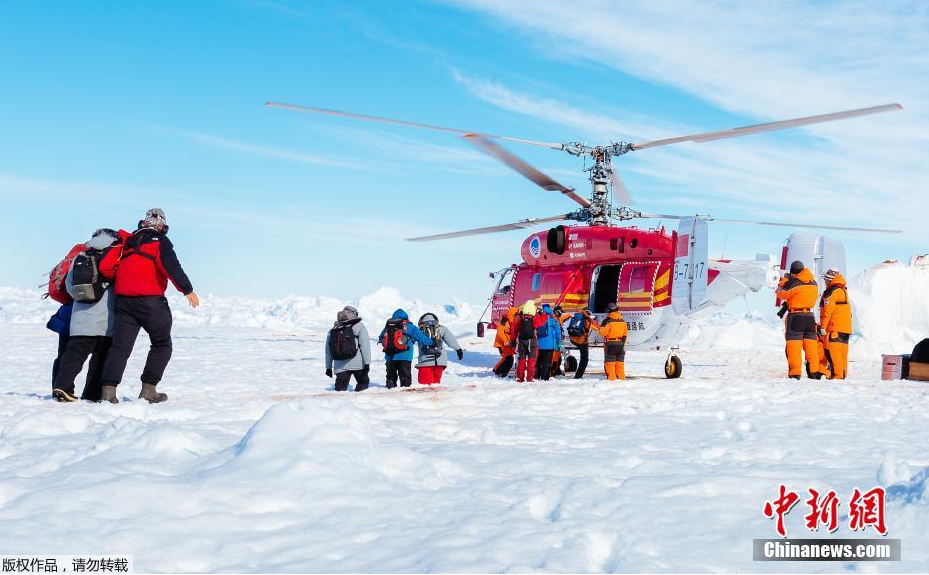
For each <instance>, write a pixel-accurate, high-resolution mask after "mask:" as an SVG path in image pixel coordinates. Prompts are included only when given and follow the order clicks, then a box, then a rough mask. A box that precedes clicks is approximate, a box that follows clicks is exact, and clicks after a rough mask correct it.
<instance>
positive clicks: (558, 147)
mask: <svg viewBox="0 0 929 575" xmlns="http://www.w3.org/2000/svg"><path fill="white" fill-rule="evenodd" d="M265 107H266V108H282V109H284V110H293V111H295V112H306V113H313V114H325V115H328V116H341V117H343V118H352V119H354V120H365V121H368V122H379V123H381V124H395V125H398V126H407V127H410V128H424V129H426V130H436V131H439V132H450V133H452V134H461V135H468V134H478V135H480V136H484V137H485V138H494V139H497V140H506V141H507V142H516V143H518V144H528V145H530V146H540V147H542V148H551V149H553V150H562V149H564V146H563V145H562V144H558V143H555V142H537V141H535V140H525V139H523V138H512V137H509V136H497V135H495V134H485V133H483V132H475V131H474V130H461V129H459V128H447V127H445V126H435V125H432V124H423V123H421V122H409V121H407V120H396V119H393V118H382V117H380V116H369V115H367V114H355V113H354V112H342V111H340V110H330V109H327V108H313V107H310V106H298V105H297V104H285V103H283V102H265Z"/></svg>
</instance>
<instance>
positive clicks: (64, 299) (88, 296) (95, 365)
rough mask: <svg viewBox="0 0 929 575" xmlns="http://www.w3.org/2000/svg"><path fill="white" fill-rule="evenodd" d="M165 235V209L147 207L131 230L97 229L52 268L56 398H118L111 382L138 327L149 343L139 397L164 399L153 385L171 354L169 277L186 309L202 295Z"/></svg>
mask: <svg viewBox="0 0 929 575" xmlns="http://www.w3.org/2000/svg"><path fill="white" fill-rule="evenodd" d="M167 233H168V222H167V218H166V216H165V213H164V211H163V210H161V209H158V208H152V209H150V210H148V211H147V212H146V213H145V217H144V218H143V219H142V220H141V221H139V223H138V226H137V227H136V229H135V231H133V232H128V231H125V230H119V231H118V232H117V231H115V230H113V229H111V228H101V229H98V230H97V231H95V232H94V233H93V235H92V237H91V238H90V240H88V241H87V242H86V243H83V244H78V245H76V246H74V247H73V248H72V249H71V251H70V252H69V253H68V255H67V256H66V257H65V259H64V260H62V261H61V262H60V263H59V264H58V265H57V266H56V267H55V268H54V269H53V270H52V272H51V276H50V278H49V296H50V297H52V298H53V299H54V300H55V301H57V302H59V303H60V304H61V306H60V307H59V309H58V311H57V312H56V313H55V315H54V316H52V318H51V319H50V320H49V322H48V324H47V327H48V328H49V329H51V330H52V331H54V332H56V333H57V334H58V357H57V358H56V359H55V362H54V364H53V367H52V395H53V396H54V398H55V399H57V400H58V401H62V402H74V401H78V398H79V397H80V399H85V400H89V401H95V402H100V401H105V402H109V403H119V399H118V398H117V396H116V387H117V386H118V385H119V384H120V382H121V381H122V378H123V372H124V371H125V370H126V364H127V362H128V360H129V356H130V355H131V354H132V348H133V347H134V345H135V340H136V338H137V337H138V335H139V331H140V330H145V332H146V333H147V334H148V336H149V340H150V342H151V345H150V347H149V352H148V358H147V359H146V362H145V368H144V369H143V370H142V374H141V381H142V387H141V390H140V392H139V398H140V399H145V400H147V401H149V402H150V403H160V402H162V401H165V400H167V399H168V396H167V395H166V394H164V393H161V392H159V391H158V390H157V386H158V384H159V383H160V382H161V379H162V377H163V376H164V372H165V369H166V367H167V365H168V362H169V361H170V359H171V353H172V343H171V326H172V323H173V322H172V315H171V309H170V307H169V306H168V300H167V298H165V290H166V289H167V286H168V281H170V282H171V283H172V284H173V285H174V287H175V288H177V290H178V291H180V292H181V293H182V294H184V295H185V296H186V297H187V300H188V302H189V303H190V305H191V307H197V306H198V305H200V300H199V298H198V297H197V294H196V292H194V289H193V286H192V285H191V282H190V279H189V278H188V277H187V274H186V273H185V272H184V269H183V267H181V264H180V262H179V261H178V258H177V254H176V253H175V251H174V246H173V244H172V243H171V240H169V239H168V237H167ZM88 357H89V358H90V363H89V365H88V369H87V377H86V383H85V385H84V389H83V391H82V392H81V395H80V396H78V395H77V393H76V391H75V386H74V380H75V379H76V378H77V375H78V374H79V373H80V372H81V370H82V369H83V367H84V364H85V362H87V359H88Z"/></svg>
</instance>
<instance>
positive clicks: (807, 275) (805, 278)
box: [794, 268, 816, 283]
mask: <svg viewBox="0 0 929 575" xmlns="http://www.w3.org/2000/svg"><path fill="white" fill-rule="evenodd" d="M794 277H795V278H797V279H798V280H800V281H802V282H804V283H809V282H811V281H815V279H816V278H814V277H813V272H811V271H810V270H809V269H808V268H803V271H802V272H800V273H798V274H796V275H794Z"/></svg>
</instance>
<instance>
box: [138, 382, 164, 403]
mask: <svg viewBox="0 0 929 575" xmlns="http://www.w3.org/2000/svg"><path fill="white" fill-rule="evenodd" d="M139 399H144V400H145V401H147V402H149V403H161V402H162V401H168V394H167V393H159V392H158V391H156V390H155V384H154V383H143V384H142V391H140V392H139Z"/></svg>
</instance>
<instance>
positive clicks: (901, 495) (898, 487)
mask: <svg viewBox="0 0 929 575" xmlns="http://www.w3.org/2000/svg"><path fill="white" fill-rule="evenodd" d="M887 496H888V498H889V499H890V500H891V501H900V502H903V503H917V502H922V503H929V467H924V468H923V469H922V470H921V471H920V472H919V473H917V474H916V475H915V476H913V478H912V479H909V480H907V481H901V482H899V483H895V484H894V485H891V486H890V487H888V488H887Z"/></svg>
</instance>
